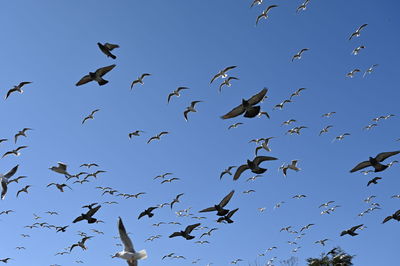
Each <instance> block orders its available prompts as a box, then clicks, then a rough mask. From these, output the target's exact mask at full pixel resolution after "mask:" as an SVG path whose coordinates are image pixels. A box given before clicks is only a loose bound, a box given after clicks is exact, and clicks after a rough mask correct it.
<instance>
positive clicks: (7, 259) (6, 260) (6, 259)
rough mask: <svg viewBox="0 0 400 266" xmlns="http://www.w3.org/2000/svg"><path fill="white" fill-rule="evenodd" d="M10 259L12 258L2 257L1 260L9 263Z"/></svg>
mask: <svg viewBox="0 0 400 266" xmlns="http://www.w3.org/2000/svg"><path fill="white" fill-rule="evenodd" d="M9 260H11V258H5V259H1V260H0V261H1V262H4V263H8V261H9Z"/></svg>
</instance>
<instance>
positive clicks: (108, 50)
mask: <svg viewBox="0 0 400 266" xmlns="http://www.w3.org/2000/svg"><path fill="white" fill-rule="evenodd" d="M97 46H99V48H100V50H101V51H102V52H103V54H105V55H106V56H107V57H111V58H112V59H115V58H117V57H116V56H115V55H113V54H112V53H111V51H112V50H114V49H115V48H119V45H118V44H111V43H108V42H106V43H105V44H101V43H99V42H98V43H97Z"/></svg>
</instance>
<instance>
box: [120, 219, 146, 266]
mask: <svg viewBox="0 0 400 266" xmlns="http://www.w3.org/2000/svg"><path fill="white" fill-rule="evenodd" d="M118 231H119V237H120V239H121V241H122V244H123V245H124V250H122V251H120V252H117V253H115V255H114V256H113V257H117V258H121V259H124V260H126V262H127V263H128V265H129V266H137V265H138V260H142V259H146V258H147V252H146V250H145V249H143V250H141V251H138V252H136V251H135V248H134V247H133V244H132V240H131V239H130V238H129V236H128V234H127V232H126V230H125V226H124V224H123V223H122V219H121V217H119V219H118Z"/></svg>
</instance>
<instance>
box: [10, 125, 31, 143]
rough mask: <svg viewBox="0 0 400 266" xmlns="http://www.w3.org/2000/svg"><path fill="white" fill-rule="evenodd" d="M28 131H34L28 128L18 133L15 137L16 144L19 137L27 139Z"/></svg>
mask: <svg viewBox="0 0 400 266" xmlns="http://www.w3.org/2000/svg"><path fill="white" fill-rule="evenodd" d="M28 130H32V128H27V127H26V128H24V129H22V130H20V131H18V133H17V134H15V135H14V143H17V140H18V137H19V136H24V137H26V131H28Z"/></svg>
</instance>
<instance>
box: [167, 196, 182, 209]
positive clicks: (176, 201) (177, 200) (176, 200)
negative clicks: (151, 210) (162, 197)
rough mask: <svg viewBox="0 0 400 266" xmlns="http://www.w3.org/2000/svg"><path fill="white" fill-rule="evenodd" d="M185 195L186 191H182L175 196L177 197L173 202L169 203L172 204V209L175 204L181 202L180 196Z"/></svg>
mask: <svg viewBox="0 0 400 266" xmlns="http://www.w3.org/2000/svg"><path fill="white" fill-rule="evenodd" d="M183 195H184V193H180V194H178V195H176V197H175V198H174V199H173V200H172V201H171V203H170V204H169V205H170V206H171V209H172V207H173V206H174V204H175V203H178V202H180V201H179V198H180V197H181V196H183Z"/></svg>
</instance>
